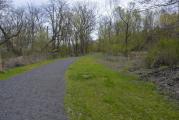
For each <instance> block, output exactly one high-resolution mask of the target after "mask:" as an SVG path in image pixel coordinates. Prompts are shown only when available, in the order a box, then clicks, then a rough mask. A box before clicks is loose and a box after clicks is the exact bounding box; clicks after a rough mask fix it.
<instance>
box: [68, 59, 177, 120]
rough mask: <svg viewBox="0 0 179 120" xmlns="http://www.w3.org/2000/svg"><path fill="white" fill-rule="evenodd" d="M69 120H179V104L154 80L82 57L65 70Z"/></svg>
mask: <svg viewBox="0 0 179 120" xmlns="http://www.w3.org/2000/svg"><path fill="white" fill-rule="evenodd" d="M66 77H67V95H66V98H65V105H66V110H67V112H68V114H69V117H70V120H179V109H178V107H177V106H176V105H175V104H173V103H170V102H168V101H167V100H165V99H164V98H163V96H161V95H159V94H158V93H157V92H156V88H155V86H154V85H153V84H152V83H146V82H143V81H139V80H138V79H137V78H136V77H134V76H129V75H126V74H125V75H124V74H123V73H119V72H116V71H112V70H111V69H109V68H107V67H106V66H105V65H102V64H99V63H97V62H96V59H95V58H93V57H89V56H88V57H83V58H81V59H80V60H78V61H77V62H76V63H74V64H73V65H71V66H70V68H69V69H68V71H67V73H66Z"/></svg>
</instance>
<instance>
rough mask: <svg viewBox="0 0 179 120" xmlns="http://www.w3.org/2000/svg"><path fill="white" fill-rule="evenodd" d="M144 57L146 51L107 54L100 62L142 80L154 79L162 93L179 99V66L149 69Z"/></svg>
mask: <svg viewBox="0 0 179 120" xmlns="http://www.w3.org/2000/svg"><path fill="white" fill-rule="evenodd" d="M144 58H145V53H132V54H130V55H129V57H124V56H122V55H121V56H111V55H105V56H103V57H102V59H101V60H100V62H102V63H103V64H106V65H107V66H109V67H110V68H112V69H115V70H117V71H126V72H130V73H133V74H135V75H138V76H139V77H140V79H141V80H145V81H152V82H153V83H155V84H157V86H158V89H159V90H160V92H161V93H162V94H165V95H166V96H169V98H174V99H176V100H178V101H179V67H175V68H170V67H161V68H153V69H148V68H146V67H145V64H144Z"/></svg>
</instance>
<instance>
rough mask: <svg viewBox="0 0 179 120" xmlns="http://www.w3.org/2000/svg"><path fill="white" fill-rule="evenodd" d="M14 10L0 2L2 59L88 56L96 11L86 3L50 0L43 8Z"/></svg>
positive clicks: (0, 46) (29, 6) (6, 3)
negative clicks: (70, 4)
mask: <svg viewBox="0 0 179 120" xmlns="http://www.w3.org/2000/svg"><path fill="white" fill-rule="evenodd" d="M27 6H28V7H27V8H25V7H21V8H20V7H18V8H15V7H12V5H11V4H10V1H9V0H0V38H1V39H0V50H1V57H2V60H3V61H4V60H6V59H9V58H14V57H18V56H34V55H35V57H39V56H43V57H44V56H45V57H48V56H58V55H60V56H66V55H70V56H78V55H84V54H86V53H88V50H89V44H91V41H92V38H91V36H90V35H91V33H92V31H93V30H94V27H95V11H94V9H93V8H92V7H91V6H88V5H87V4H85V3H80V2H78V3H76V4H75V5H73V6H69V4H68V3H67V2H65V1H63V0H50V1H49V3H47V4H46V5H44V6H41V7H40V6H35V5H33V4H28V5H27Z"/></svg>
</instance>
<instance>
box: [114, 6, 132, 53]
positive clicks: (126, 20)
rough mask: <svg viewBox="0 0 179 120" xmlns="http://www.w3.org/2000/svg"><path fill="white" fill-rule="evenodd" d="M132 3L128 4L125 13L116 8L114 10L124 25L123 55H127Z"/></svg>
mask: <svg viewBox="0 0 179 120" xmlns="http://www.w3.org/2000/svg"><path fill="white" fill-rule="evenodd" d="M134 5H135V4H134V3H130V5H129V8H128V9H127V11H125V10H124V9H122V8H121V7H118V8H117V9H116V13H117V14H118V15H119V17H120V19H121V20H122V21H123V23H124V24H125V55H127V54H128V40H129V37H130V31H129V29H130V27H131V20H132V13H133V11H134Z"/></svg>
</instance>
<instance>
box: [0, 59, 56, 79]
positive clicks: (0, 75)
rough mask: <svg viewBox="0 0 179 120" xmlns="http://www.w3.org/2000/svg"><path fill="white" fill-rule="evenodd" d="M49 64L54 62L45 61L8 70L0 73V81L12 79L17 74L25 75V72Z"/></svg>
mask: <svg viewBox="0 0 179 120" xmlns="http://www.w3.org/2000/svg"><path fill="white" fill-rule="evenodd" d="M51 62H54V60H45V61H41V62H38V63H35V64H30V65H27V66H22V67H16V68H12V69H9V70H7V71H5V72H3V73H0V80H7V79H9V78H12V77H14V76H16V75H18V74H21V73H25V72H27V71H30V70H32V69H34V68H37V67H40V66H43V65H46V64H49V63H51Z"/></svg>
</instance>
